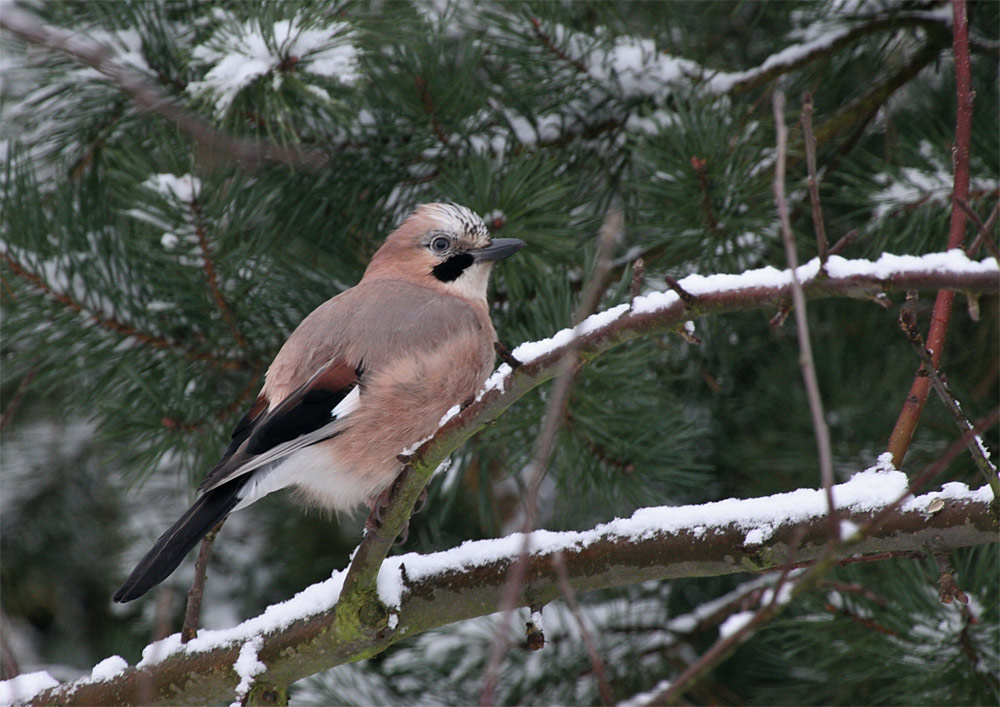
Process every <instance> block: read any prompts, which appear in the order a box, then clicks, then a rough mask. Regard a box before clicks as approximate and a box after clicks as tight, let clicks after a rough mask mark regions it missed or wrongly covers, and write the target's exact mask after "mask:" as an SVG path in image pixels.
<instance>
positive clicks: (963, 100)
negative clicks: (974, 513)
mask: <svg viewBox="0 0 1000 707" xmlns="http://www.w3.org/2000/svg"><path fill="white" fill-rule="evenodd" d="M952 12H953V15H954V23H953V36H954V39H953V44H954V53H955V92H956V94H957V95H956V102H957V104H958V106H957V115H956V120H955V150H954V158H953V161H954V165H955V176H954V185H953V187H952V207H951V224H950V228H949V231H948V249H949V250H951V249H954V248H961V247H962V243H963V242H964V241H965V225H966V216H965V212H964V211H962V209H961V208H959V206H958V205H957V203H958V201H959V200H966V201H967V200H968V198H969V144H970V142H971V140H972V100H973V93H972V65H971V60H970V58H969V26H968V18H967V16H966V7H965V0H952ZM954 300H955V293H954V292H953V291H950V290H941V291H939V292H938V293H937V296H936V297H935V298H934V310H933V314H932V315H931V324H930V330H929V331H928V333H927V348H928V349H930V351H931V360H932V361H933V363H934V366H935V367H937V366H939V365H940V364H941V353H942V352H943V350H944V340H945V335H946V334H947V332H948V321H949V319H950V318H951V307H952V303H953V302H954ZM921 371H922V372H923V373H918V375H917V377H916V378H915V379H914V381H913V385H912V386H911V387H910V392H909V393H908V394H907V396H906V398H905V400H904V401H903V407H902V409H901V410H900V413H899V418H898V419H897V420H896V425H895V427H894V428H893V430H892V433H891V434H890V436H889V445H888V450H889V451H890V452H892V459H893V463H894V464H895V465H896V466H897V467H899V466H900V465H901V464H902V463H903V457H905V456H906V451H907V449H909V446H910V440H911V439H913V433H914V431H915V430H916V427H917V422H918V421H919V420H920V415H921V413H922V412H923V410H924V405H925V404H926V403H927V395H928V393H929V392H930V379H929V378H928V377H927V376H926V375H925V373H926V371H924V370H923V368H921Z"/></svg>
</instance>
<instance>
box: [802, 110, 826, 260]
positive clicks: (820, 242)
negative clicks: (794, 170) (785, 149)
mask: <svg viewBox="0 0 1000 707" xmlns="http://www.w3.org/2000/svg"><path fill="white" fill-rule="evenodd" d="M812 114H813V99H812V94H811V93H809V92H806V93H803V94H802V119H801V120H802V136H803V138H804V139H805V145H806V168H807V169H808V170H809V181H808V185H809V201H810V202H811V203H812V218H813V228H814V229H815V230H816V249H817V252H818V253H819V262H820V268H823V267H825V266H826V260H827V257H829V244H828V243H827V240H826V225H825V224H824V223H823V210H822V208H821V207H820V203H819V180H818V178H817V176H816V136H815V135H813V124H812Z"/></svg>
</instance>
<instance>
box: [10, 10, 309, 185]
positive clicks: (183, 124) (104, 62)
mask: <svg viewBox="0 0 1000 707" xmlns="http://www.w3.org/2000/svg"><path fill="white" fill-rule="evenodd" d="M0 27H3V29H5V30H7V31H8V32H10V33H11V34H13V35H15V36H16V37H18V38H19V39H21V40H22V41H25V42H29V43H31V44H36V45H39V46H43V47H47V48H49V49H53V50H55V51H59V52H62V53H64V54H67V55H69V56H70V57H72V58H73V59H75V60H76V61H79V62H80V63H82V64H86V65H87V66H90V67H92V68H94V69H96V70H97V71H99V72H100V73H102V74H104V75H105V76H107V77H108V78H109V79H110V80H111V82H112V83H114V84H115V85H116V86H117V87H118V88H119V89H121V90H122V91H123V92H125V93H127V94H128V95H129V96H130V97H131V98H132V101H133V102H134V103H135V104H136V106H138V107H139V108H140V109H142V110H148V111H152V112H154V113H157V114H159V115H160V116H162V117H164V118H166V119H167V120H169V121H170V122H172V123H173V124H174V125H176V126H177V127H178V128H180V129H181V130H183V131H184V132H185V133H187V134H188V136H189V137H190V138H191V139H192V140H194V142H195V143H196V144H197V145H198V147H199V148H201V150H202V156H203V157H205V158H206V161H207V162H208V163H209V164H211V163H213V162H225V161H229V160H232V161H235V162H236V163H237V164H239V165H240V166H241V167H243V168H244V169H247V170H254V169H257V168H259V167H260V166H262V165H263V164H265V163H268V162H277V163H282V164H287V165H292V166H296V167H306V168H311V169H316V168H319V167H322V166H323V165H324V164H325V163H326V162H327V161H328V158H327V157H326V155H324V154H323V153H321V152H319V151H310V152H306V151H303V150H300V149H297V148H295V147H285V146H281V145H274V144H271V143H268V142H264V141H261V140H242V139H237V138H233V137H230V136H229V135H226V134H225V133H222V132H219V131H218V130H215V129H213V128H212V127H210V126H209V125H208V124H207V123H205V122H204V121H202V120H201V118H199V117H198V116H196V115H194V114H193V113H190V112H188V111H186V110H185V109H184V108H182V107H181V106H180V104H179V103H178V102H177V101H176V100H174V99H173V98H171V97H170V96H167V95H165V94H163V93H161V92H160V90H159V89H158V88H157V87H156V86H155V85H153V84H151V83H150V82H148V81H147V80H146V79H145V78H143V76H142V75H141V74H140V73H139V72H137V71H135V70H134V69H131V68H129V67H127V66H124V65H122V64H121V63H120V62H119V61H118V60H117V59H116V58H115V56H114V53H113V52H112V51H111V50H109V49H108V48H106V47H103V46H101V45H100V44H99V43H97V42H95V41H85V40H81V39H78V38H77V37H76V36H74V35H72V34H70V33H68V32H63V31H62V30H59V29H57V28H55V27H49V26H46V25H45V24H43V22H42V20H41V19H39V18H37V17H33V16H31V15H30V14H28V13H27V12H25V11H23V10H20V9H18V8H16V7H15V6H14V5H13V4H12V3H8V4H6V5H5V6H4V9H3V13H2V15H0Z"/></svg>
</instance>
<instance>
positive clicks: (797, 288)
mask: <svg viewBox="0 0 1000 707" xmlns="http://www.w3.org/2000/svg"><path fill="white" fill-rule="evenodd" d="M774 124H775V133H776V136H777V144H778V156H777V161H776V164H775V170H774V199H775V203H776V205H777V209H778V217H779V218H780V219H781V237H782V240H783V241H784V243H785V256H786V258H787V259H788V269H789V270H790V271H791V275H792V302H793V303H794V306H795V329H796V334H797V335H798V339H799V363H800V365H801V367H802V378H803V380H804V381H805V386H806V394H807V396H808V398H809V413H810V415H811V416H812V423H813V429H814V430H815V433H816V445H817V447H818V448H819V468H820V476H821V478H822V480H823V490H824V491H825V492H826V502H827V506H828V508H829V511H830V538H831V541H832V540H833V539H834V538H836V537H837V535H838V525H837V514H836V507H835V506H834V503H833V453H832V451H831V447H830V429H829V428H828V427H827V424H826V417H825V416H824V414H823V400H822V398H821V397H820V392H819V382H818V381H817V380H816V366H815V363H814V359H813V354H812V344H811V343H810V341H809V320H808V318H807V317H806V297H805V294H804V293H803V292H802V283H801V282H799V277H798V275H797V274H796V269H797V268H798V266H799V259H798V255H797V254H796V252H795V236H794V235H793V234H792V224H791V220H790V219H789V216H788V204H787V203H786V201H785V158H786V155H787V149H788V129H787V127H786V126H785V94H784V93H782V92H781V90H780V89H776V90H775V92H774Z"/></svg>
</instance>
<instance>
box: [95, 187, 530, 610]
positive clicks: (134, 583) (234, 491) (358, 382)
mask: <svg viewBox="0 0 1000 707" xmlns="http://www.w3.org/2000/svg"><path fill="white" fill-rule="evenodd" d="M522 247H524V242H523V241H520V240H517V239H514V238H494V239H491V238H490V235H489V233H488V232H487V230H486V226H485V225H484V224H483V221H482V219H480V218H479V216H477V215H476V214H475V213H473V212H472V211H470V210H469V209H467V208H465V207H463V206H458V205H456V204H424V205H422V206H420V207H419V208H417V210H416V211H415V212H414V213H413V214H411V215H410V216H409V217H408V218H407V219H406V220H405V221H404V222H403V224H402V225H401V226H400V227H399V228H398V229H396V231H394V232H393V233H392V234H390V235H389V237H388V238H386V240H385V243H384V244H383V245H382V247H381V248H379V249H378V251H377V252H376V253H375V255H374V256H372V260H371V263H369V265H368V268H367V269H366V270H365V274H364V276H363V277H362V278H361V282H359V283H358V284H357V285H355V286H354V287H352V288H351V289H349V290H346V291H344V292H342V293H340V294H339V295H337V296H336V297H334V298H333V299H331V300H328V301H327V302H325V303H323V304H321V305H320V306H319V307H317V308H316V309H315V310H314V311H313V312H312V313H311V314H309V316H307V317H306V318H305V319H304V320H302V323H301V324H299V326H298V327H297V328H296V329H295V331H294V332H292V335H291V336H290V337H289V338H288V341H286V342H285V344H284V346H282V347H281V350H280V351H279V352H278V355H277V356H276V357H275V359H274V361H273V362H272V363H271V366H270V368H268V370H267V375H266V378H265V382H264V386H263V388H262V390H261V393H260V396H259V397H258V398H257V400H256V401H255V402H254V404H253V405H252V406H251V408H250V410H249V411H248V412H247V414H246V415H245V416H244V417H243V419H242V420H240V421H239V423H238V424H237V425H236V428H235V429H234V430H233V435H232V441H231V443H230V445H229V448H228V449H227V450H226V452H225V454H224V455H223V457H222V461H220V462H219V463H218V464H217V465H216V466H215V468H213V469H212V470H211V471H210V472H209V474H208V476H206V477H205V480H204V481H203V482H202V484H201V486H200V487H199V491H200V496H199V497H198V499H197V500H196V501H195V502H194V504H193V505H192V506H191V507H190V508H189V509H188V510H187V511H186V512H185V513H184V515H182V516H181V517H180V519H179V520H178V521H177V522H176V523H174V524H173V525H172V526H171V527H170V529H168V530H167V531H166V532H165V533H164V534H163V535H162V536H160V538H159V540H157V541H156V544H155V545H154V546H153V548H152V549H151V550H150V551H149V552H148V553H147V554H146V556H145V557H144V558H143V559H142V560H141V561H140V562H139V564H138V565H137V566H136V568H135V569H134V570H133V571H132V574H131V575H130V576H129V578H128V579H127V580H126V581H125V583H124V584H123V585H122V587H121V588H120V589H119V590H118V591H117V592H116V593H115V595H114V599H115V601H119V602H125V601H131V600H133V599H136V598H138V597H140V596H142V595H143V594H144V593H146V592H147V591H148V590H149V589H150V588H152V587H154V586H156V585H157V584H159V583H160V582H162V581H163V580H164V579H166V578H167V577H168V576H169V575H170V574H171V573H172V572H173V571H174V569H176V567H177V565H179V564H180V562H181V560H183V559H184V557H185V556H186V555H187V554H188V552H189V551H190V550H191V549H192V548H193V547H194V546H195V545H196V544H197V543H198V541H199V540H201V538H202V537H204V536H205V535H206V534H207V533H208V532H209V531H210V530H211V529H212V528H213V527H214V526H215V525H216V524H217V523H218V522H219V521H220V520H222V519H223V518H225V517H226V515H227V514H228V513H229V512H230V511H233V510H236V509H239V508H243V507H244V506H247V505H249V504H251V503H253V502H254V501H256V500H257V499H259V498H262V497H263V496H265V495H267V494H269V493H271V492H272V491H276V490H278V489H281V488H286V487H291V488H293V489H295V491H297V493H298V494H299V495H300V496H301V497H302V499H303V500H304V501H305V502H307V503H310V504H314V505H317V506H321V507H324V508H329V509H335V510H346V509H349V508H352V507H354V506H356V505H357V504H358V503H360V502H362V501H366V500H367V501H369V503H370V504H374V503H375V500H374V499H375V498H376V497H377V496H378V495H379V494H380V493H381V492H382V491H384V490H385V489H386V488H387V487H388V486H389V485H390V484H391V483H392V482H393V480H395V478H396V476H397V474H398V472H399V470H400V466H401V465H400V462H399V460H398V459H397V455H399V454H400V453H401V452H402V451H403V449H405V448H406V447H408V446H410V445H413V444H414V443H416V442H418V441H420V440H421V439H424V438H425V437H427V436H429V435H430V434H432V433H433V432H434V430H435V429H437V426H438V421H439V420H440V419H441V417H442V416H443V415H444V414H445V413H446V412H447V411H448V410H449V409H450V408H451V407H452V406H453V405H455V404H457V403H461V402H463V401H465V400H468V399H470V398H471V397H472V396H474V395H475V394H476V392H477V391H478V390H479V387H480V386H481V385H482V383H483V381H484V380H485V379H486V377H487V376H488V375H489V373H490V371H491V369H492V367H493V357H494V348H493V345H494V342H495V340H496V332H495V331H494V329H493V324H492V322H491V321H490V316H489V309H488V306H487V303H486V288H487V285H488V283H489V276H490V271H491V269H492V266H493V263H494V262H496V261H498V260H501V259H503V258H506V257H507V256H509V255H513V254H514V253H516V252H517V251H518V250H520V249H521V248H522Z"/></svg>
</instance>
